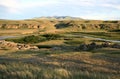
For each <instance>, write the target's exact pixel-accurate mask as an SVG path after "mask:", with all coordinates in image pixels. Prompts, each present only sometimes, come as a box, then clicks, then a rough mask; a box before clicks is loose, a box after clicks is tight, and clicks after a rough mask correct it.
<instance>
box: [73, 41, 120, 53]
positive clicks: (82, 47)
mask: <svg viewBox="0 0 120 79" xmlns="http://www.w3.org/2000/svg"><path fill="white" fill-rule="evenodd" d="M105 47H110V48H117V49H120V44H111V43H109V42H104V43H103V44H101V45H99V44H96V43H95V42H92V43H90V44H80V46H79V47H77V48H76V49H75V50H82V51H87V50H94V49H98V48H105Z"/></svg>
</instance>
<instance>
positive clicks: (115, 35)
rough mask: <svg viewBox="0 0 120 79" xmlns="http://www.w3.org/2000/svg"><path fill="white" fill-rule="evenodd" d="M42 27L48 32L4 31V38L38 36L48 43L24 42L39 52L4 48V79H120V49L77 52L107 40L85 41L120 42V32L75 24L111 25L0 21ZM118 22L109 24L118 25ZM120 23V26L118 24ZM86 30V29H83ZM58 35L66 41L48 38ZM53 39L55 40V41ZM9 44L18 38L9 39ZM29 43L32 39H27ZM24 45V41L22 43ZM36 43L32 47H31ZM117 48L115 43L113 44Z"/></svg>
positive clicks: (0, 53) (0, 72)
mask: <svg viewBox="0 0 120 79" xmlns="http://www.w3.org/2000/svg"><path fill="white" fill-rule="evenodd" d="M39 22H40V23H41V25H42V26H44V29H24V28H21V29H0V36H18V37H16V38H15V39H21V38H22V37H26V36H31V35H32V36H34V37H35V36H38V37H42V38H41V39H44V40H42V41H39V42H35V43H33V42H32V39H33V40H34V41H36V40H40V39H34V38H32V39H30V41H28V42H29V43H27V42H25V40H24V39H22V43H23V42H24V43H25V44H29V45H35V46H38V47H39V49H29V50H14V49H10V48H7V47H0V79H120V49H119V48H112V47H104V48H96V49H93V50H86V51H83V50H76V48H78V47H79V46H80V45H81V44H83V43H84V44H90V43H92V42H95V43H96V44H98V45H101V44H103V43H105V41H103V40H96V39H94V38H84V37H81V36H80V35H82V36H91V37H97V38H103V39H108V40H118V41H120V37H119V34H120V33H119V32H110V30H105V29H95V30H94V29H89V27H88V28H87V29H78V27H77V28H76V27H75V25H74V24H78V26H79V24H80V23H81V24H86V22H87V24H93V25H94V24H102V23H106V22H107V21H94V20H93V21H90V22H89V20H88V21H86V20H81V21H79V22H78V21H65V22H62V21H49V20H46V21H41V20H24V21H14V20H13V21H11V22H10V21H0V23H8V24H12V23H13V24H16V23H33V24H34V23H36V24H39ZM68 22H70V25H71V24H72V25H73V26H72V27H67V28H64V27H63V28H61V29H56V28H55V27H53V26H55V24H57V23H63V25H66V23H67V24H68V25H69V23H68ZM113 22H114V21H110V22H107V24H115V23H113ZM117 23H120V21H118V22H117ZM83 26H84V25H83ZM51 33H52V34H53V35H54V34H58V35H60V36H62V37H58V38H54V39H53V38H52V36H51V37H50V38H49V39H48V37H46V39H45V37H44V38H43V35H44V34H51ZM51 38H52V39H51ZM6 40H8V41H12V40H14V38H8V39H6ZM27 40H29V39H27ZM18 41H20V42H21V40H18ZM31 42H32V43H31ZM110 43H111V44H114V42H110ZM117 44H119V43H117Z"/></svg>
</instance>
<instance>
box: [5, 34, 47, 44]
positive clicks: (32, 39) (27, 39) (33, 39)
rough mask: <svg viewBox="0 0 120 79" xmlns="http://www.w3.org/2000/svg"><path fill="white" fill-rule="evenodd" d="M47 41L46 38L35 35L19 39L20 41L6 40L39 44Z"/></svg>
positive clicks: (15, 40) (14, 40) (16, 40)
mask: <svg viewBox="0 0 120 79" xmlns="http://www.w3.org/2000/svg"><path fill="white" fill-rule="evenodd" d="M45 40H46V38H45V37H42V36H35V35H31V36H26V37H23V38H19V39H6V41H13V42H16V43H38V42H42V41H45Z"/></svg>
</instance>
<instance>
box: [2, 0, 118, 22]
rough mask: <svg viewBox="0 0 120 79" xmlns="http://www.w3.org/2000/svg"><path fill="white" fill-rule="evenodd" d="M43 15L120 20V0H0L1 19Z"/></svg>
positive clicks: (28, 17)
mask: <svg viewBox="0 0 120 79" xmlns="http://www.w3.org/2000/svg"><path fill="white" fill-rule="evenodd" d="M41 16H73V17H80V18H83V19H94V20H120V0H0V19H16V20H18V19H30V18H34V17H41Z"/></svg>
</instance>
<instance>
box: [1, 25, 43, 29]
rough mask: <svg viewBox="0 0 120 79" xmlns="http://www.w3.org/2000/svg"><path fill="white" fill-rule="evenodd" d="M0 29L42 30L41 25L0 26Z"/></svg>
mask: <svg viewBox="0 0 120 79" xmlns="http://www.w3.org/2000/svg"><path fill="white" fill-rule="evenodd" d="M0 28H3V29H20V28H28V29H38V28H41V25H40V24H0Z"/></svg>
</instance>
